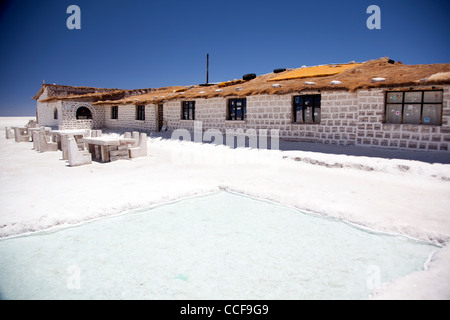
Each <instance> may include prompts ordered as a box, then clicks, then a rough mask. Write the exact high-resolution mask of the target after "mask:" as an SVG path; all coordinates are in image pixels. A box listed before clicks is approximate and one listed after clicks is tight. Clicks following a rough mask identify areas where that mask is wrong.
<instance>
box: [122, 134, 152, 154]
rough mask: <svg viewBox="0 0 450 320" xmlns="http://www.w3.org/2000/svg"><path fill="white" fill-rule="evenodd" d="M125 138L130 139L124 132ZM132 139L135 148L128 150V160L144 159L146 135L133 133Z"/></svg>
mask: <svg viewBox="0 0 450 320" xmlns="http://www.w3.org/2000/svg"><path fill="white" fill-rule="evenodd" d="M124 137H125V138H128V137H131V133H130V132H125V134H124ZM133 139H134V141H135V143H134V145H135V147H131V148H129V149H128V150H129V157H130V159H133V158H138V157H146V156H147V134H146V133H141V134H139V132H138V131H133Z"/></svg>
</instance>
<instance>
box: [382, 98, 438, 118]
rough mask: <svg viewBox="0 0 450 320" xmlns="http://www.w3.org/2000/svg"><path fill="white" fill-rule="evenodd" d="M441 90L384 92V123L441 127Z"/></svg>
mask: <svg viewBox="0 0 450 320" xmlns="http://www.w3.org/2000/svg"><path fill="white" fill-rule="evenodd" d="M442 97H443V91H442V90H422V91H394V92H386V100H385V101H386V123H399V124H402V123H403V124H424V125H441V119H442Z"/></svg>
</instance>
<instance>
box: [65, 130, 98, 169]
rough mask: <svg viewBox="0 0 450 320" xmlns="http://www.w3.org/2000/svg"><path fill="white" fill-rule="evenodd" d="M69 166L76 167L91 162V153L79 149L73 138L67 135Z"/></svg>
mask: <svg viewBox="0 0 450 320" xmlns="http://www.w3.org/2000/svg"><path fill="white" fill-rule="evenodd" d="M66 138H67V141H68V158H69V166H71V167H76V166H82V165H85V164H91V163H92V155H91V154H90V153H89V152H88V151H80V150H79V149H78V144H77V142H76V141H75V138H69V137H67V136H66Z"/></svg>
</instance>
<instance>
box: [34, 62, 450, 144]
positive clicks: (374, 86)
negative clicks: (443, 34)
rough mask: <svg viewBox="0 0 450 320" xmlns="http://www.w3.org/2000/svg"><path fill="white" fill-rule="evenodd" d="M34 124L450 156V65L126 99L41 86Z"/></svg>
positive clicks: (347, 69)
mask: <svg viewBox="0 0 450 320" xmlns="http://www.w3.org/2000/svg"><path fill="white" fill-rule="evenodd" d="M34 99H35V100H36V101H37V107H36V116H37V120H38V123H39V124H40V125H43V126H50V127H53V128H58V129H75V128H77V129H78V128H88V129H102V128H107V129H116V130H121V131H124V130H139V131H147V132H152V131H160V130H161V129H162V128H167V129H168V130H175V129H181V128H183V129H188V130H193V129H194V123H195V121H201V122H202V129H203V130H208V129H218V130H220V131H222V132H223V133H225V132H226V130H227V129H237V128H241V129H243V130H244V131H245V130H248V129H255V130H257V131H258V130H261V129H266V130H268V132H269V133H270V129H277V130H279V136H280V138H281V139H286V140H295V141H305V142H315V143H325V144H338V145H368V146H377V147H384V148H395V149H417V150H438V151H449V150H450V102H449V101H450V64H430V65H404V64H402V63H400V62H395V61H393V60H391V59H389V58H381V59H377V60H371V61H368V62H365V63H348V64H332V65H324V66H316V67H303V68H298V69H275V70H274V72H271V73H268V74H265V75H261V76H255V75H252V74H248V75H245V76H244V77H243V79H237V80H232V81H226V82H222V83H218V84H203V85H194V86H187V87H184V86H173V87H164V88H150V89H136V90H121V89H105V88H91V87H71V86H61V85H50V84H43V85H42V86H41V88H40V90H39V92H38V93H37V94H36V95H35V96H34Z"/></svg>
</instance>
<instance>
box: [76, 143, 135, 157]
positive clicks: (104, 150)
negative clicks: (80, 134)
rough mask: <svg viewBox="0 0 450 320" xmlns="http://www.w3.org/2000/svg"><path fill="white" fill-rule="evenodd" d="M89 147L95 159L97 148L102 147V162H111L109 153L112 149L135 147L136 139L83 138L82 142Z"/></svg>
mask: <svg viewBox="0 0 450 320" xmlns="http://www.w3.org/2000/svg"><path fill="white" fill-rule="evenodd" d="M80 141H81V142H84V143H86V144H87V145H88V150H89V152H90V153H91V154H92V157H93V158H97V157H95V148H96V147H97V148H98V147H100V158H101V161H102V162H109V161H110V156H109V152H110V150H111V149H112V148H111V147H119V146H120V145H123V144H126V145H134V142H135V140H134V139H128V138H127V139H119V138H112V137H91V138H82V139H81V140H80Z"/></svg>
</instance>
